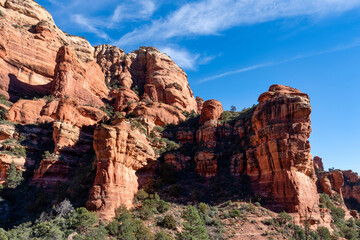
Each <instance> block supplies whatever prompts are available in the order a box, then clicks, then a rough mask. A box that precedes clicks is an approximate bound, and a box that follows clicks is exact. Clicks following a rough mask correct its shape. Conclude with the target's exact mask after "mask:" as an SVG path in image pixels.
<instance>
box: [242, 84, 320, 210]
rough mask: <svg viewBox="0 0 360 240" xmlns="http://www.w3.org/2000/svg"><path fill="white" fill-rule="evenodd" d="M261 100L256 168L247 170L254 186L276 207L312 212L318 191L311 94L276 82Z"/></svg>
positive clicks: (255, 124) (257, 117)
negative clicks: (314, 158) (312, 139)
mask: <svg viewBox="0 0 360 240" xmlns="http://www.w3.org/2000/svg"><path fill="white" fill-rule="evenodd" d="M258 101H259V105H258V107H257V108H256V110H255V112H254V115H253V117H252V125H253V128H254V130H255V135H256V157H257V161H256V162H255V163H254V164H255V165H256V166H257V167H256V168H255V169H253V170H251V169H249V168H248V172H247V174H248V175H249V176H250V177H251V179H252V185H253V189H254V191H255V192H258V193H259V194H261V195H263V196H265V197H268V198H269V199H272V201H273V206H275V207H276V205H279V206H280V208H283V209H285V210H286V211H289V212H299V213H300V214H304V213H305V212H306V211H311V210H312V208H313V206H315V208H316V207H317V202H318V194H317V188H316V185H315V181H314V176H315V174H314V167H313V161H312V157H311V155H310V143H309V141H308V138H309V136H310V133H311V121H310V113H311V106H310V100H309V97H308V96H307V95H306V94H304V93H301V92H300V91H299V90H297V89H293V88H290V87H285V86H281V85H273V86H271V87H270V89H269V91H268V92H265V93H263V94H261V96H260V97H259V100H258ZM303 216H304V215H303Z"/></svg>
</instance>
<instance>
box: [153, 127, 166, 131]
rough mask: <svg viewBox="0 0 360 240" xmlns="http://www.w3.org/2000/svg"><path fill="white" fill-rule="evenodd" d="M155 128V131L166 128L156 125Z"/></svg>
mask: <svg viewBox="0 0 360 240" xmlns="http://www.w3.org/2000/svg"><path fill="white" fill-rule="evenodd" d="M153 129H154V131H157V132H163V131H164V128H163V127H162V126H155V127H154V128H153Z"/></svg>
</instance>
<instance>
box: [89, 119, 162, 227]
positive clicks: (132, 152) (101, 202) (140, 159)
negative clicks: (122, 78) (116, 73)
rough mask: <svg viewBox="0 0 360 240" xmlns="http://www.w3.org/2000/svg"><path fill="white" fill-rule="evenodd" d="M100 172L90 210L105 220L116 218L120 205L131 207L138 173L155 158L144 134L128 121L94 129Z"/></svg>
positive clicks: (98, 170) (97, 173)
mask: <svg viewBox="0 0 360 240" xmlns="http://www.w3.org/2000/svg"><path fill="white" fill-rule="evenodd" d="M94 149H95V152H96V157H97V172H96V178H95V182H94V186H93V187H92V189H91V190H90V194H89V201H88V202H87V207H88V208H89V209H90V210H93V211H96V212H97V213H98V215H99V217H100V218H101V219H103V220H110V219H111V218H112V217H114V216H115V210H116V208H117V207H119V206H120V205H122V204H123V205H125V206H127V207H131V206H132V200H133V197H134V194H135V193H136V192H137V190H138V179H137V176H136V171H137V170H139V169H141V168H143V167H144V166H146V165H147V163H148V162H150V161H153V160H154V159H155V153H154V150H153V149H152V148H151V146H150V145H149V143H148V141H147V139H146V137H145V135H144V134H142V133H140V132H139V130H137V129H131V125H130V124H129V123H128V122H126V121H121V122H119V123H116V124H115V125H114V126H102V127H99V128H97V129H96V130H95V133H94Z"/></svg>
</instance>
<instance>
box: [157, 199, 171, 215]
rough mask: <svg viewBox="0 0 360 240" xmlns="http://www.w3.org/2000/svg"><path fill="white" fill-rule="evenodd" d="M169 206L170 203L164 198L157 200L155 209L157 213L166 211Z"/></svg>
mask: <svg viewBox="0 0 360 240" xmlns="http://www.w3.org/2000/svg"><path fill="white" fill-rule="evenodd" d="M169 208H170V204H169V203H168V202H165V201H164V200H159V201H158V203H157V207H156V210H157V211H158V212H159V213H166V212H167V211H168V210H169Z"/></svg>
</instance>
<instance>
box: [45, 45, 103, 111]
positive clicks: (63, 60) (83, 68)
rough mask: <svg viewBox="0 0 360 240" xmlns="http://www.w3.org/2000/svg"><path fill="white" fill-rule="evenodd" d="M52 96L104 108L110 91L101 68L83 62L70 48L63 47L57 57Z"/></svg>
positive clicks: (94, 64) (91, 63)
mask: <svg viewBox="0 0 360 240" xmlns="http://www.w3.org/2000/svg"><path fill="white" fill-rule="evenodd" d="M56 63H57V64H56V67H55V76H54V81H53V82H52V89H51V92H52V95H54V96H56V97H60V98H65V97H70V98H72V99H74V100H76V101H77V102H78V103H79V104H81V105H85V104H90V105H93V106H103V105H104V103H103V101H102V99H106V98H107V96H108V94H109V90H108V88H107V87H106V84H105V81H104V75H103V74H102V72H101V69H100V67H99V66H98V65H97V64H96V62H94V61H90V62H86V63H84V62H82V61H81V60H79V59H78V58H77V56H76V54H75V51H74V50H73V49H71V48H69V47H65V46H64V47H61V48H60V50H59V52H58V54H57V57H56Z"/></svg>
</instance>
